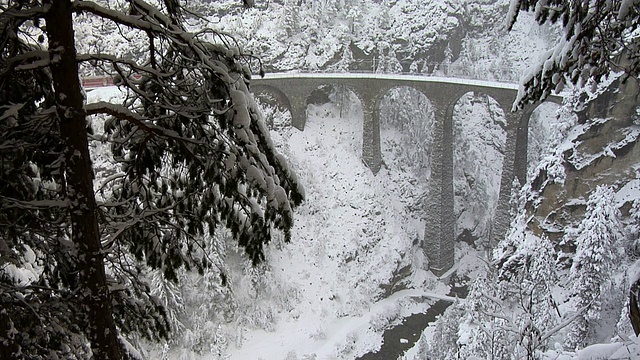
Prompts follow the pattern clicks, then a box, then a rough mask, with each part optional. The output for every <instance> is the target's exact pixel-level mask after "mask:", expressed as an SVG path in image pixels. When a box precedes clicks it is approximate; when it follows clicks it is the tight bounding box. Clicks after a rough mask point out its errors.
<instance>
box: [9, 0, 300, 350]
mask: <svg viewBox="0 0 640 360" xmlns="http://www.w3.org/2000/svg"><path fill="white" fill-rule="evenodd" d="M164 4H165V7H164V8H162V9H161V8H156V7H154V6H151V5H149V4H148V3H146V2H144V1H141V0H133V1H128V2H115V3H114V2H109V3H108V4H107V3H102V4H100V3H96V2H91V1H77V2H71V1H57V0H56V1H49V0H45V1H28V2H24V1H10V2H9V3H8V4H7V5H0V10H1V11H2V13H1V14H0V39H1V42H0V45H1V46H2V49H1V52H0V54H1V57H0V75H1V77H0V96H1V98H0V106H1V107H2V115H1V117H0V118H1V119H2V124H1V125H0V126H1V127H0V130H1V133H0V144H1V145H0V146H1V147H2V153H1V155H0V157H1V159H2V160H1V161H0V164H1V170H0V174H1V175H0V176H2V182H0V183H1V185H0V194H1V197H0V209H1V211H0V214H1V215H0V244H1V246H0V249H2V250H1V251H2V252H1V254H0V255H1V259H2V260H1V262H2V264H5V266H3V267H2V268H1V270H0V284H1V287H0V302H1V303H2V310H1V311H0V317H1V319H2V322H3V325H2V329H0V337H1V338H2V341H3V342H4V344H6V345H7V346H3V347H2V350H1V351H2V353H1V355H2V357H3V358H5V357H6V358H16V357H52V356H53V357H60V358H69V357H79V358H85V357H93V358H96V359H120V358H122V357H123V356H125V354H126V353H129V354H130V355H131V354H133V353H135V351H134V350H133V349H132V348H131V347H128V346H125V345H124V344H126V343H127V340H126V338H125V336H127V335H128V334H136V333H137V334H139V335H141V336H143V337H147V338H150V339H152V340H158V339H162V338H165V337H167V335H168V331H170V328H169V325H168V322H167V314H166V311H165V309H164V307H163V306H162V304H160V303H159V302H158V301H157V300H156V298H155V297H153V296H152V295H151V293H150V292H151V290H150V287H149V285H148V284H147V283H146V282H145V275H146V274H147V273H148V272H149V271H150V270H152V269H157V270H159V271H160V273H161V274H162V276H164V277H165V278H166V279H168V280H177V275H176V273H177V272H178V271H179V269H180V268H183V267H185V268H187V269H197V270H199V271H201V272H202V271H204V270H205V269H208V268H209V267H211V266H212V265H213V264H214V263H215V259H211V258H210V257H209V255H211V256H215V253H211V252H210V250H209V248H208V244H210V241H208V240H207V239H210V238H211V237H214V236H216V233H217V232H218V230H219V228H220V227H226V228H228V229H229V230H230V232H231V233H232V236H233V237H234V238H235V239H236V240H237V241H238V244H239V245H240V246H242V247H243V248H244V249H245V252H246V254H247V255H248V257H249V258H250V259H252V261H253V262H254V263H258V262H260V261H261V260H263V259H264V253H263V246H264V244H265V243H267V242H268V241H269V240H270V239H271V236H272V230H273V229H277V230H280V231H282V232H283V233H284V235H285V239H286V240H288V239H289V238H290V229H291V227H292V225H293V208H294V207H295V206H296V205H298V204H300V202H301V200H302V198H303V190H302V187H301V186H300V184H299V183H298V182H297V180H296V176H295V174H293V173H292V172H291V170H290V169H289V167H288V165H287V164H286V162H285V161H284V159H283V158H282V157H281V156H280V155H279V154H278V153H277V151H276V150H275V148H274V146H273V144H272V143H271V141H270V138H269V133H268V131H267V129H266V126H265V125H264V123H263V122H262V120H261V119H260V115H259V112H258V111H257V110H256V107H255V104H254V102H253V100H252V98H251V96H250V95H249V92H248V83H249V79H250V76H251V75H250V71H249V69H248V68H247V67H246V65H247V61H248V59H249V58H248V57H246V56H245V55H243V54H242V53H241V52H240V50H239V49H238V48H237V47H236V46H235V45H233V40H232V39H231V38H228V37H226V36H224V35H221V34H219V33H217V32H215V31H211V30H202V31H200V32H199V33H197V34H193V33H189V32H187V31H186V30H185V28H184V25H183V23H182V20H183V17H182V14H183V12H182V9H181V7H180V5H179V3H178V2H175V1H165V3H164ZM74 13H75V14H78V16H80V17H82V16H84V17H87V18H88V19H94V18H95V19H102V20H107V22H110V23H111V24H112V26H115V27H116V28H119V29H123V28H124V29H127V30H128V32H129V34H135V35H136V36H135V37H132V38H134V39H144V43H145V44H146V48H144V51H141V54H139V56H137V57H136V58H135V59H131V58H129V57H126V56H125V57H120V56H115V55H110V54H108V53H105V52H96V53H77V52H76V42H75V38H74V26H75V22H74V19H73V18H72V14H74ZM54 24H55V25H54ZM121 35H122V37H121V41H122V42H123V43H127V42H129V41H132V40H130V39H129V38H128V37H127V36H125V35H124V34H123V33H121ZM78 64H81V65H82V66H84V67H89V68H91V67H93V68H98V69H100V71H102V72H106V73H108V74H112V75H114V76H115V78H116V79H117V82H118V85H120V86H121V87H122V88H123V89H126V96H125V99H124V102H123V103H120V104H115V103H108V102H97V103H90V104H85V103H84V98H83V92H82V90H81V86H80V80H79V69H78ZM16 89H19V90H22V91H21V92H17V91H16ZM99 114H103V115H107V116H108V120H107V121H106V123H105V130H106V132H105V135H103V136H102V137H100V138H95V137H93V136H92V134H91V131H87V116H89V115H99ZM95 141H103V142H104V141H106V142H109V143H110V144H111V153H112V156H113V161H112V165H113V168H112V169H109V171H110V172H111V174H110V176H107V177H105V178H104V182H103V183H102V184H101V188H102V190H103V191H102V197H101V201H99V202H98V201H96V196H95V194H94V170H97V169H95V168H94V167H93V166H92V162H91V156H90V142H95ZM219 281H221V282H222V283H225V282H226V278H225V274H224V272H222V271H221V272H220V273H219ZM87 344H88V345H87Z"/></svg>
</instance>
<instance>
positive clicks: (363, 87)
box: [251, 73, 562, 276]
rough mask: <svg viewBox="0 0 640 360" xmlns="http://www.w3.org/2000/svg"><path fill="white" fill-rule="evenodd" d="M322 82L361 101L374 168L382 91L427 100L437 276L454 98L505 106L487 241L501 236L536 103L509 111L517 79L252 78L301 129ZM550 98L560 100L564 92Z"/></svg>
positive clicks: (430, 227) (448, 191) (446, 257)
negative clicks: (409, 91) (404, 91)
mask: <svg viewBox="0 0 640 360" xmlns="http://www.w3.org/2000/svg"><path fill="white" fill-rule="evenodd" d="M324 85H332V86H334V85H341V86H346V87H347V88H349V89H351V90H352V91H353V92H354V93H355V94H356V95H357V96H358V98H359V99H360V101H361V102H362V108H363V113H364V121H363V129H362V131H363V136H362V160H363V162H364V163H365V164H366V165H367V167H369V169H371V171H372V172H373V173H377V172H378V171H379V170H380V167H381V165H382V154H381V148H380V115H379V111H378V106H379V103H380V101H381V100H382V98H383V97H384V95H385V94H386V93H387V92H388V91H389V90H391V89H393V88H396V87H398V86H406V87H410V88H413V89H415V90H417V91H419V92H421V93H422V94H424V95H425V96H426V97H427V99H429V101H430V102H431V105H432V106H433V110H434V115H435V121H434V138H433V142H434V147H435V148H434V151H433V160H432V169H431V171H432V181H431V185H430V186H431V189H430V191H431V196H430V197H429V199H428V200H427V204H425V206H426V214H427V215H426V219H425V220H426V225H425V235H424V241H423V251H424V253H425V255H426V256H427V258H428V259H429V269H430V270H431V271H432V272H433V273H434V274H436V275H438V276H440V275H442V274H444V273H446V272H447V271H448V270H449V269H451V267H452V266H453V264H454V246H455V230H454V226H455V216H454V190H453V180H454V178H453V150H454V149H453V112H454V106H455V104H456V103H457V102H458V100H459V99H460V98H461V97H462V96H464V95H465V94H467V93H470V92H471V93H482V94H484V95H487V96H489V97H491V98H493V99H494V100H495V101H496V102H497V103H498V104H499V105H500V107H501V108H502V109H503V110H504V113H505V120H506V122H507V127H506V133H507V140H506V146H505V152H504V161H503V165H502V174H501V182H500V191H499V196H498V208H497V209H496V214H495V218H494V222H493V225H492V232H491V239H490V243H491V246H493V245H495V244H496V243H497V241H499V240H500V238H502V237H504V235H505V233H506V231H507V229H508V227H509V223H510V221H511V219H510V218H509V197H510V194H511V187H512V183H513V179H514V178H517V179H518V180H519V181H520V183H521V184H523V183H524V182H525V180H526V171H527V145H528V124H529V118H530V116H531V114H532V112H533V111H534V110H535V109H536V108H537V106H538V105H539V104H534V105H529V106H527V107H525V108H524V109H522V110H519V111H511V108H512V104H513V101H514V99H515V96H516V94H517V85H513V84H503V83H494V82H486V81H478V80H467V79H452V78H438V77H424V76H411V75H391V74H351V73H349V74H326V73H323V74H299V73H291V74H270V75H268V76H267V77H265V78H261V79H259V78H256V79H252V80H251V91H252V92H253V93H254V94H264V93H268V94H271V95H272V96H274V98H275V100H276V101H278V102H279V103H280V104H281V105H283V106H285V107H287V108H288V109H289V111H290V112H291V121H292V125H293V126H294V127H295V128H297V129H299V130H301V131H303V130H304V127H305V123H306V120H307V116H306V108H307V98H308V97H309V95H310V94H311V92H312V91H314V90H316V89H318V88H319V87H321V86H324ZM548 101H552V102H555V103H561V102H562V98H560V97H550V98H549V99H548Z"/></svg>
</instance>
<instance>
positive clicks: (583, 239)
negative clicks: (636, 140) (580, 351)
mask: <svg viewBox="0 0 640 360" xmlns="http://www.w3.org/2000/svg"><path fill="white" fill-rule="evenodd" d="M614 195H615V194H614V192H613V190H612V189H611V188H610V187H607V186H598V187H597V188H596V189H595V190H594V191H593V192H592V193H591V195H589V200H588V201H587V211H586V213H585V216H584V218H583V220H582V222H581V223H580V225H579V226H578V229H577V231H576V232H574V233H573V234H576V238H575V240H574V243H575V244H576V246H577V248H576V253H575V255H574V257H573V263H572V265H571V270H570V273H569V276H570V278H569V279H570V280H569V284H570V286H571V294H572V296H573V297H574V299H575V306H576V309H577V311H578V312H581V315H580V316H579V317H578V318H577V320H576V322H575V323H574V324H573V325H572V326H571V327H570V329H569V333H568V335H567V338H566V340H565V342H566V345H567V346H568V348H570V349H575V348H581V347H583V346H584V345H586V344H587V341H588V339H589V337H590V336H591V335H593V334H591V333H590V331H591V330H593V325H595V324H596V321H597V320H599V319H600V313H601V311H602V303H603V300H602V298H601V296H603V295H604V296H606V294H607V290H608V289H609V288H610V287H611V285H612V283H611V281H612V279H611V274H612V273H613V271H614V270H616V267H617V266H618V264H621V263H622V256H623V254H621V250H622V248H621V241H622V239H623V236H624V235H623V233H622V224H621V222H620V211H619V210H618V208H617V207H616V206H615V199H614Z"/></svg>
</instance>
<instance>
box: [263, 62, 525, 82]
mask: <svg viewBox="0 0 640 360" xmlns="http://www.w3.org/2000/svg"><path fill="white" fill-rule="evenodd" d="M396 64H397V66H396V67H395V68H393V67H391V69H389V68H390V66H388V64H386V65H385V64H381V62H380V61H378V60H354V61H353V62H350V63H348V64H342V65H343V66H341V64H339V63H338V64H334V65H332V66H328V67H326V68H322V69H313V68H311V67H306V68H305V67H303V68H298V69H276V68H270V67H269V66H268V65H267V66H266V67H267V68H268V69H269V68H270V69H269V72H275V73H293V74H295V73H303V74H304V73H313V74H318V73H357V74H389V75H394V74H395V75H412V76H425V77H451V78H460V79H470V80H484V81H494V82H503V83H510V84H513V83H518V81H519V80H520V76H521V71H520V70H517V69H515V68H510V67H499V66H491V67H489V68H484V67H481V66H478V65H471V64H461V63H451V64H448V63H435V62H425V63H421V65H422V69H411V65H412V64H414V63H413V62H411V63H410V62H397V63H396ZM405 69H411V70H409V71H407V70H405ZM254 75H257V74H254Z"/></svg>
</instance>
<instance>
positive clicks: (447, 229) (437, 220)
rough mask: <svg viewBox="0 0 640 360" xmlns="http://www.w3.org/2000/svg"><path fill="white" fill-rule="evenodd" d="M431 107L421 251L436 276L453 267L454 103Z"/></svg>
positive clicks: (436, 104)
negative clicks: (431, 146) (430, 152)
mask: <svg viewBox="0 0 640 360" xmlns="http://www.w3.org/2000/svg"><path fill="white" fill-rule="evenodd" d="M432 105H433V106H434V115H435V117H436V119H435V122H434V129H433V130H434V132H433V143H434V146H435V149H434V152H433V159H432V163H431V164H432V168H431V181H430V185H429V195H428V198H427V203H426V209H425V210H426V211H425V213H426V219H425V220H426V221H425V229H424V242H423V249H422V250H423V252H424V254H425V256H426V258H427V259H428V260H429V270H431V272H433V273H434V274H435V275H437V276H441V275H443V274H444V273H446V272H447V271H448V270H449V269H451V267H453V264H454V254H455V214H454V208H453V206H454V193H453V104H447V103H438V102H435V101H432Z"/></svg>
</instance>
